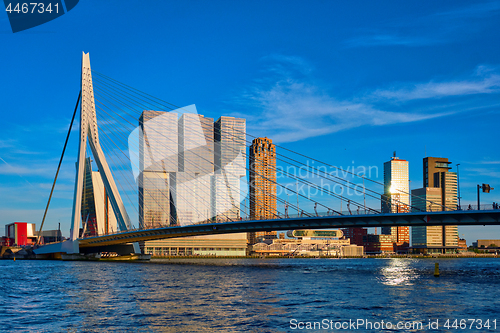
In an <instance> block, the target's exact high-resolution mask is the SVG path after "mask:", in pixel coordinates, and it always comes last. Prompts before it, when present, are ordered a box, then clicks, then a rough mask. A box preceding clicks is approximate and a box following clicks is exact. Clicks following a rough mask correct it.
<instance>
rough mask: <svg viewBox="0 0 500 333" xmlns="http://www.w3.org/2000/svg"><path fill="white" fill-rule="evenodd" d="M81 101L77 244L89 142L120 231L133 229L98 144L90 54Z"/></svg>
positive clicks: (73, 224)
mask: <svg viewBox="0 0 500 333" xmlns="http://www.w3.org/2000/svg"><path fill="white" fill-rule="evenodd" d="M81 91H82V98H81V102H80V143H79V145H78V161H77V173H76V181H75V194H74V200H73V215H72V219H71V240H72V241H76V240H77V239H78V236H79V231H80V223H81V219H82V191H83V182H84V181H85V179H84V168H85V152H86V149H87V139H88V142H89V146H90V149H91V151H92V155H93V156H94V160H95V162H96V164H97V167H98V168H99V174H100V175H101V178H102V181H103V183H104V187H105V189H106V193H108V197H109V201H110V203H111V207H113V212H114V213H115V216H116V220H117V222H118V226H119V227H120V230H122V231H125V230H129V229H130V218H129V216H128V214H127V211H126V210H125V206H124V205H123V202H122V199H121V197H120V193H118V189H117V187H116V184H115V181H114V179H113V175H112V174H111V170H110V169H109V166H108V163H107V162H106V157H105V156H104V153H103V151H102V148H101V145H100V143H99V133H98V130H97V118H96V110H95V101H94V88H93V85H92V72H91V69H90V57H89V54H88V53H83V56H82V81H81Z"/></svg>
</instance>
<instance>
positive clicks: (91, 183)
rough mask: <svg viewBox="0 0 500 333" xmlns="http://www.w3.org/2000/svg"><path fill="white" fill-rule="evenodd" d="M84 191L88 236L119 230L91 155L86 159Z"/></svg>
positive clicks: (84, 216)
mask: <svg viewBox="0 0 500 333" xmlns="http://www.w3.org/2000/svg"><path fill="white" fill-rule="evenodd" d="M82 191H83V193H82V228H83V230H82V231H83V235H84V236H86V237H91V236H102V235H106V234H108V233H113V232H116V231H118V230H117V227H116V216H115V214H114V212H113V208H112V207H111V203H110V202H109V198H108V195H107V193H106V189H105V188H104V183H103V182H102V178H101V175H100V173H99V172H98V171H92V161H91V160H90V157H87V158H86V159H85V167H84V183H83V190H82Z"/></svg>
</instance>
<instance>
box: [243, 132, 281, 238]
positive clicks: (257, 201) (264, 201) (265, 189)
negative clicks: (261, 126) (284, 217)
mask: <svg viewBox="0 0 500 333" xmlns="http://www.w3.org/2000/svg"><path fill="white" fill-rule="evenodd" d="M248 164H249V180H250V184H249V190H250V219H251V220H268V219H274V218H276V214H277V206H276V146H275V145H274V144H273V141H272V140H271V139H268V138H256V139H254V140H253V141H252V145H251V146H250V153H249V161H248ZM276 237H277V232H276V231H263V232H255V233H253V232H251V233H248V239H249V243H250V244H254V243H256V242H257V241H258V240H260V239H261V238H266V239H275V238H276Z"/></svg>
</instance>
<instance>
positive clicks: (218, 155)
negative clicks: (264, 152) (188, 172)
mask: <svg viewBox="0 0 500 333" xmlns="http://www.w3.org/2000/svg"><path fill="white" fill-rule="evenodd" d="M245 143H246V122H245V119H242V118H234V117H225V116H223V117H220V118H219V119H218V120H217V121H216V122H215V124H214V146H215V159H214V162H215V173H214V176H213V177H212V215H213V216H215V218H216V221H234V220H239V219H240V215H241V214H240V201H242V200H243V199H244V197H245V195H242V194H243V191H242V189H241V187H240V181H241V178H242V177H244V176H245V175H246V168H245V166H246V159H245V149H246V144H245Z"/></svg>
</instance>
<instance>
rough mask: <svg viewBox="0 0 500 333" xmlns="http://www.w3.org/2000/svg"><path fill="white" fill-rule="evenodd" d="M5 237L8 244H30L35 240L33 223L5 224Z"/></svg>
mask: <svg viewBox="0 0 500 333" xmlns="http://www.w3.org/2000/svg"><path fill="white" fill-rule="evenodd" d="M5 238H7V239H9V241H8V242H9V246H12V245H17V246H23V245H31V244H34V243H35V242H36V236H35V224H34V223H27V222H14V223H11V224H7V225H6V226H5Z"/></svg>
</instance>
